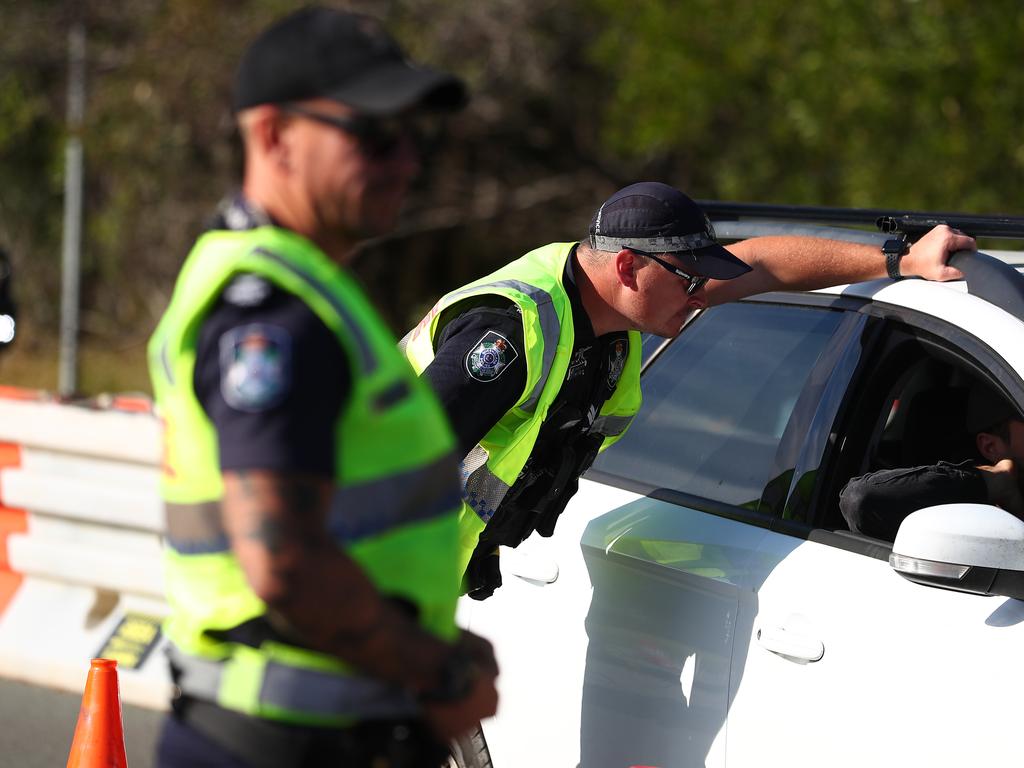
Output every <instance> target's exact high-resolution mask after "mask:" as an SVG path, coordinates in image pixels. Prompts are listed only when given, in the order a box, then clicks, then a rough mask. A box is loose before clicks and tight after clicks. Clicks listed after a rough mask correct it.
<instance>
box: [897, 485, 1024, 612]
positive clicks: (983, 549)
mask: <svg viewBox="0 0 1024 768" xmlns="http://www.w3.org/2000/svg"><path fill="white" fill-rule="evenodd" d="M889 565H891V566H892V567H893V569H894V570H895V571H896V572H897V573H899V574H900V575H901V576H903V577H904V578H907V579H910V580H911V581H915V582H918V583H920V584H927V585H930V586H935V587H942V588H944V589H953V590H957V591H960V592H972V593H974V594H979V595H1003V596H1005V597H1014V598H1018V599H1024V520H1020V519H1018V518H1016V517H1014V516H1013V515H1011V514H1010V513H1009V512H1007V511H1005V510H1003V509H1000V508H999V507H992V506H989V505H987V504H942V505H940V506H937V507H927V508H926V509H920V510H918V511H917V512H914V513H913V514H912V515H910V516H909V517H908V518H907V519H906V520H904V521H903V523H902V525H900V529H899V532H898V533H897V534H896V541H895V542H893V545H892V554H891V555H890V556H889Z"/></svg>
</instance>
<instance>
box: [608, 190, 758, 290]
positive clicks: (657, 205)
mask: <svg viewBox="0 0 1024 768" xmlns="http://www.w3.org/2000/svg"><path fill="white" fill-rule="evenodd" d="M590 245H591V247H592V248H596V249H597V250H599V251H616V252H618V251H620V250H622V249H623V248H630V249H634V250H637V251H647V252H648V253H671V254H672V255H673V256H675V257H676V258H678V259H679V260H680V261H682V262H683V264H684V265H685V266H684V267H683V268H684V269H692V270H693V271H694V272H696V273H697V274H699V275H704V276H706V277H711V278H714V279H715V280H731V279H732V278H734V277H739V276H740V275H743V274H746V273H747V272H749V271H750V269H751V268H750V266H749V265H748V264H746V263H744V262H743V261H740V260H739V259H738V258H736V257H735V256H733V255H732V254H731V253H729V251H727V250H726V249H725V248H723V247H722V246H721V245H719V244H718V241H717V240H716V239H715V229H714V227H712V226H711V221H710V220H709V219H708V217H707V216H706V215H704V212H703V211H702V210H701V209H700V206H698V205H697V204H696V203H695V202H693V200H691V199H690V198H689V197H687V196H686V195H684V194H683V193H682V192H680V191H679V190H678V189H676V188H675V187H670V186H669V185H668V184H662V183H661V182H658V181H641V182H638V183H636V184H630V185H629V186H628V187H623V188H622V189H620V190H619V191H618V192H616V193H615V194H614V195H612V196H611V197H609V198H608V199H607V200H605V201H604V204H603V205H602V206H601V207H600V208H598V209H597V213H595V214H594V220H593V221H592V222H591V224H590Z"/></svg>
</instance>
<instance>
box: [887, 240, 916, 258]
mask: <svg viewBox="0 0 1024 768" xmlns="http://www.w3.org/2000/svg"><path fill="white" fill-rule="evenodd" d="M909 250H910V248H909V247H908V244H907V241H906V240H899V239H896V238H892V239H890V240H886V241H885V242H884V243H882V253H885V254H890V253H894V254H896V255H898V256H902V255H903V254H904V253H906V252H907V251H909Z"/></svg>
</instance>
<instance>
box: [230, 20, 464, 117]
mask: <svg viewBox="0 0 1024 768" xmlns="http://www.w3.org/2000/svg"><path fill="white" fill-rule="evenodd" d="M315 98H328V99H334V100H335V101H340V102H342V103H344V104H346V105H348V106H350V107H352V108H353V109H355V110H356V111H358V112H361V113H364V114H369V115H379V116H386V115H393V114H396V113H398V112H401V111H403V110H405V109H408V108H409V107H414V106H421V107H425V108H428V109H437V110H448V111H451V110H456V109H459V108H461V107H462V106H464V105H465V103H466V88H465V86H464V85H463V83H462V81H461V80H459V79H458V78H457V77H455V76H454V75H450V74H447V73H445V72H439V71H437V70H434V69H429V68H427V67H422V66H420V65H418V64H415V63H413V62H412V61H410V60H409V59H408V58H407V57H406V55H405V53H404V52H403V51H402V49H401V48H399V46H398V43H396V42H395V41H394V40H393V39H392V38H391V36H390V35H389V34H388V33H387V32H386V31H385V29H384V27H383V25H381V23H380V22H379V21H377V20H376V19H374V18H371V17H370V16H364V15H362V14H357V13H350V12H347V11H341V10H337V9H334V8H322V7H316V6H314V7H309V8H303V9H302V10H300V11H297V12H295V13H293V14H290V15H289V16H286V17H285V18H283V19H281V20H280V21H278V22H277V23H275V24H273V25H272V26H271V27H269V28H268V29H266V30H265V31H264V32H263V33H262V34H261V35H260V36H259V37H258V38H256V40H255V41H253V43H252V44H251V45H250V46H249V48H248V49H247V50H246V52H245V54H244V55H243V56H242V62H241V64H240V65H239V68H238V74H237V77H236V79H235V92H234V99H233V102H232V107H233V109H234V110H235V111H236V112H238V111H241V110H243V109H248V108H249V107H255V106H257V105H259V104H283V103H286V102H291V101H302V100H304V99H315Z"/></svg>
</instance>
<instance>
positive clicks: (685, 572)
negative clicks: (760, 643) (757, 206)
mask: <svg viewBox="0 0 1024 768" xmlns="http://www.w3.org/2000/svg"><path fill="white" fill-rule="evenodd" d="M843 321H844V316H843V313H842V312H831V311H827V310H820V309H806V308H799V307H785V306H777V305H770V304H763V305H762V304H753V303H742V304H734V305H728V306H725V307H718V308H715V309H714V310H710V311H708V312H707V313H705V315H704V316H703V317H701V318H699V319H698V320H697V321H695V322H694V323H693V324H691V326H689V327H688V328H687V330H686V331H685V332H684V334H683V335H682V336H681V337H680V338H679V339H678V340H677V341H676V342H674V343H673V344H672V345H671V346H670V347H669V348H668V350H667V351H666V352H664V353H663V354H662V355H661V357H659V359H658V360H656V361H655V363H654V364H653V365H652V366H651V368H650V370H649V372H648V373H647V374H645V377H644V397H645V404H644V409H643V410H642V411H641V414H640V415H639V416H638V417H637V418H636V420H635V423H634V425H633V426H632V428H631V430H630V432H629V433H628V434H627V435H626V437H625V438H624V439H623V440H622V441H621V442H620V443H619V444H618V445H616V446H614V447H613V448H612V449H610V450H609V451H608V452H606V453H605V454H604V456H603V458H601V459H599V461H598V463H597V464H596V465H595V469H594V471H592V473H591V476H593V477H594V478H597V479H601V480H602V482H588V481H584V482H582V483H581V489H580V492H579V493H578V494H577V496H576V498H575V499H574V500H573V502H572V503H571V504H570V505H569V507H568V508H567V509H566V511H565V513H564V514H563V515H562V518H561V519H560V520H559V523H558V527H557V530H556V532H555V535H554V537H553V538H552V539H547V540H546V539H540V538H538V537H536V536H534V537H532V538H531V539H530V540H528V541H526V542H524V543H523V544H522V545H520V547H519V548H518V549H517V550H515V551H505V552H503V554H502V576H503V581H504V586H502V587H501V588H500V589H499V590H498V591H497V592H496V593H495V595H494V596H493V597H492V598H490V599H488V600H486V601H484V602H482V603H478V604H472V603H471V602H470V601H463V604H462V621H463V622H464V623H466V624H468V626H470V628H472V629H473V630H474V631H476V632H479V633H481V634H483V635H485V636H487V637H489V638H490V639H491V640H492V641H493V642H494V643H495V646H496V649H497V655H498V662H499V664H500V666H501V676H500V678H499V690H500V693H501V697H502V698H501V703H500V709H499V712H498V715H497V717H496V718H494V719H493V720H491V721H488V722H485V723H484V734H485V736H486V738H487V741H488V744H489V746H490V751H491V757H492V760H493V762H494V765H495V766H497V768H509V767H510V766H512V767H514V766H524V765H529V766H538V767H543V766H551V767H552V768H572V767H573V766H576V765H578V764H582V765H583V766H586V768H604V767H605V766H607V767H608V768H612V767H613V766H614V767H615V768H629V766H657V767H658V768H667V767H668V766H691V765H704V766H717V767H720V766H724V765H726V760H725V758H726V751H725V747H726V720H727V716H728V706H729V695H730V686H732V685H733V683H734V674H735V672H734V667H733V664H732V655H733V653H734V643H735V641H736V639H737V638H739V639H740V640H741V647H743V648H744V649H745V647H746V646H745V643H746V639H747V638H748V636H749V634H750V629H751V626H752V622H753V619H754V613H753V612H752V607H753V606H752V605H751V603H750V601H749V599H748V598H747V596H748V595H750V594H752V590H753V585H754V582H753V581H752V575H753V574H759V573H761V571H762V570H763V569H761V568H760V567H759V566H758V564H757V563H756V562H755V560H756V559H757V558H760V557H763V554H762V553H761V544H762V542H763V540H764V538H765V536H766V535H768V531H767V526H768V525H769V524H770V522H771V520H772V517H771V515H769V514H767V513H766V512H763V511H759V510H758V509H757V507H758V505H759V503H760V499H761V496H762V493H763V491H764V489H765V487H766V486H767V485H769V483H770V482H771V481H772V480H773V479H774V478H776V477H783V478H785V477H787V475H786V474H785V470H786V468H785V467H781V468H780V467H779V466H778V463H777V456H778V454H779V453H780V445H781V444H782V443H783V442H784V434H785V432H786V429H787V425H788V424H789V423H790V417H791V415H792V413H793V411H794V407H795V406H796V404H797V401H798V400H799V399H800V397H801V395H802V393H803V392H804V391H805V389H806V388H807V386H808V381H809V379H810V378H811V373H812V371H814V370H816V367H817V366H818V364H819V360H820V359H821V358H822V356H823V355H825V356H827V354H828V352H827V350H829V349H836V348H839V347H841V346H842V344H837V343H836V338H837V335H838V334H839V329H840V328H841V327H842V328H844V329H845V331H844V333H845V332H846V331H848V330H849V329H848V328H847V327H846V325H847V324H844V322H843ZM848 337H849V334H848V333H847V336H844V337H843V338H844V339H846V338H848ZM826 368H828V369H829V370H831V365H829V366H826ZM631 491H638V492H637V493H634V492H631ZM640 494H644V495H640ZM652 497H656V498H652ZM709 511H710V512H713V513H714V514H708V512H709ZM751 522H752V523H753V524H750V523H751ZM740 668H741V669H742V662H741V667H740Z"/></svg>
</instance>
